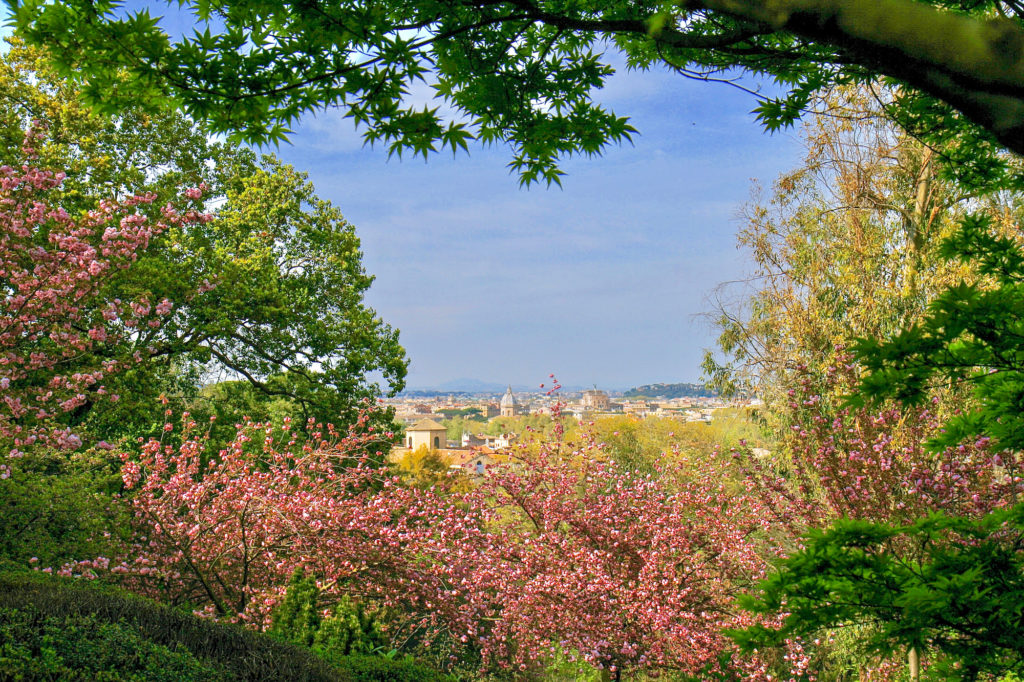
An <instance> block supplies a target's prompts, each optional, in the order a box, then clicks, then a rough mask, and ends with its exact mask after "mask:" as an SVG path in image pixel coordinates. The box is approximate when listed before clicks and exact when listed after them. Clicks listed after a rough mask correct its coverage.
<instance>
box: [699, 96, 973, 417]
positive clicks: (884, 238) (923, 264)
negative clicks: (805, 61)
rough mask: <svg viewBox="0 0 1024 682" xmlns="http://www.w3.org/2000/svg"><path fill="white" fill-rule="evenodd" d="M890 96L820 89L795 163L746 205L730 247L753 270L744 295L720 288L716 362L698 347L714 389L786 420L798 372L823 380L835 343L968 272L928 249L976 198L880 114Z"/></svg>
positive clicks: (880, 326) (900, 314) (873, 328)
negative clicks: (759, 401) (755, 400)
mask: <svg viewBox="0 0 1024 682" xmlns="http://www.w3.org/2000/svg"><path fill="white" fill-rule="evenodd" d="M891 94H892V93H891V92H888V91H885V90H879V89H878V88H877V87H864V88H859V89H854V88H848V89H842V90H837V91H833V92H831V93H827V94H824V95H822V97H821V99H820V100H819V102H818V110H819V112H820V115H818V116H816V117H815V118H813V119H812V120H810V121H808V122H807V124H805V126H804V128H803V132H802V137H803V140H804V146H805V148H806V150H807V153H806V156H805V158H804V161H803V163H802V164H801V165H800V167H799V168H797V169H796V170H794V171H791V172H789V173H786V174H784V175H782V176H781V177H780V178H779V179H778V180H776V182H775V183H774V186H773V188H772V191H771V193H770V195H769V196H768V197H767V198H766V199H762V198H760V197H756V198H755V200H754V203H753V204H752V205H751V206H749V207H748V209H747V221H748V222H747V224H746V226H745V227H744V228H743V229H742V230H741V231H740V235H739V240H738V241H739V245H740V246H741V247H742V248H745V249H748V250H749V251H750V252H751V254H752V256H753V259H754V263H755V268H754V271H753V272H752V273H751V277H750V279H749V280H748V281H747V282H743V283H741V284H742V285H743V287H744V288H743V289H739V290H738V287H735V286H733V287H725V288H722V289H721V290H720V299H719V311H718V312H717V313H716V314H715V315H716V317H717V319H716V320H715V322H716V324H717V326H718V328H719V330H720V334H719V338H718V346H719V348H720V349H721V350H722V351H723V353H724V355H725V358H724V359H719V358H718V357H717V356H715V355H714V354H712V353H710V352H708V353H707V354H706V356H705V362H704V369H705V373H706V375H707V376H708V377H709V379H710V380H711V382H712V383H713V384H714V385H716V386H718V387H719V388H721V389H722V390H723V391H725V392H728V393H737V392H739V393H751V394H756V395H758V396H760V397H762V398H763V399H765V401H766V402H767V404H768V409H769V411H770V412H773V413H779V414H783V413H786V412H787V409H786V405H787V403H788V402H789V400H788V398H787V395H786V392H787V391H788V390H789V389H790V388H793V387H795V385H796V382H797V381H798V380H799V378H800V377H806V376H807V375H808V373H810V374H817V375H818V376H822V377H823V376H824V372H825V370H826V368H828V367H829V366H832V365H834V364H835V363H836V357H837V348H838V347H840V346H843V345H845V344H848V343H850V341H851V340H852V339H853V338H855V337H874V338H881V339H885V338H891V337H892V336H894V335H896V334H897V333H898V332H899V330H901V329H903V328H904V327H905V326H907V325H909V324H912V323H914V322H916V321H917V320H919V319H920V318H921V317H922V315H923V314H924V311H925V309H926V307H927V305H928V303H929V302H930V301H931V300H932V299H933V298H934V297H935V296H936V295H938V293H939V292H940V291H942V290H943V289H944V288H945V287H947V286H949V285H952V284H954V283H955V282H956V281H957V280H958V279H960V278H963V277H969V276H971V265H970V263H967V262H964V263H950V262H948V261H947V260H945V259H943V258H942V257H941V255H940V253H939V251H940V248H939V247H940V244H941V243H942V240H943V239H944V238H945V237H947V236H948V235H950V234H952V232H953V231H954V229H955V226H956V223H957V221H958V219H959V218H960V217H961V216H963V215H964V212H965V211H966V210H968V209H970V208H971V207H974V208H980V207H981V206H982V203H983V200H982V199H981V198H980V197H978V196H976V195H975V193H974V192H973V191H971V190H969V189H966V188H964V187H962V186H960V185H957V184H956V183H952V182H950V181H948V180H945V179H943V175H944V174H943V172H942V169H943V168H944V167H946V166H947V165H948V163H949V160H948V159H946V158H944V153H943V151H944V150H942V149H933V148H929V147H925V146H923V145H922V144H920V143H919V142H918V141H916V140H915V139H913V138H911V137H910V136H908V135H907V134H906V133H905V132H903V131H901V130H900V129H899V128H898V127H897V126H895V125H894V123H893V122H892V121H891V120H889V119H888V118H886V116H885V112H884V110H883V109H882V108H880V107H879V104H878V100H879V99H883V98H885V97H887V96H891ZM732 296H737V297H739V299H740V300H739V302H735V301H733V300H731V298H730V297H732ZM839 353H841V351H839ZM782 424H783V426H785V423H784V421H783V422H782Z"/></svg>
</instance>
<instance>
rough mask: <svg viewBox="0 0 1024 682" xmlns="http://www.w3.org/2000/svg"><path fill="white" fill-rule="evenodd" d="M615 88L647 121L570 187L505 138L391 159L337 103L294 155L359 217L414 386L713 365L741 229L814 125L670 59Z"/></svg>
mask: <svg viewBox="0 0 1024 682" xmlns="http://www.w3.org/2000/svg"><path fill="white" fill-rule="evenodd" d="M597 99H599V100H600V101H601V102H603V103H605V104H606V105H608V106H609V107H610V108H612V109H614V110H615V111H616V113H618V114H620V115H628V116H630V117H631V119H632V123H633V125H634V126H635V127H637V128H638V129H639V130H640V133H641V134H640V135H639V136H637V137H636V139H635V143H634V144H633V145H628V144H627V145H625V146H621V147H613V148H611V149H609V150H608V151H607V152H606V153H605V154H604V155H603V156H602V157H600V158H593V159H579V160H574V161H571V162H568V163H565V164H564V165H563V170H565V171H567V173H568V175H567V176H566V177H565V178H563V187H562V188H561V189H559V188H557V187H552V188H547V187H544V186H540V187H538V186H533V187H531V188H529V189H522V188H520V187H519V183H518V179H517V177H515V176H513V175H510V174H509V173H508V170H507V168H506V164H507V163H508V161H509V160H510V158H511V154H510V152H509V151H508V150H507V149H504V148H500V147H499V148H492V149H480V148H475V149H471V153H470V154H468V155H466V154H460V155H458V156H457V157H456V158H454V159H453V158H452V155H451V154H450V153H445V154H443V155H438V156H435V157H432V158H431V159H430V160H429V161H427V162H424V161H423V160H422V158H420V159H417V160H410V159H408V158H407V159H405V160H403V161H399V160H397V159H391V160H388V159H387V154H386V153H385V152H384V151H382V150H380V149H376V150H374V149H366V148H363V147H362V143H361V140H360V138H359V137H358V135H357V134H356V133H354V132H353V131H352V129H351V127H350V125H349V123H348V122H347V121H345V120H342V118H341V116H340V114H339V113H337V112H327V113H325V114H322V115H321V116H320V117H317V118H309V119H307V120H305V121H304V123H303V125H301V126H299V127H298V128H297V129H296V134H295V136H294V137H293V138H292V145H291V146H283V147H282V148H281V149H280V150H279V151H278V154H279V155H280V156H281V157H283V158H284V159H285V160H286V161H288V162H289V163H291V164H293V165H294V166H296V167H297V168H299V169H303V170H305V171H307V172H308V173H309V175H310V178H311V179H312V181H313V182H314V184H315V185H316V187H317V191H318V193H319V194H320V195H321V196H323V197H324V198H327V199H330V200H331V201H332V202H334V203H335V204H336V205H337V206H339V207H340V208H341V210H342V211H343V212H344V213H345V216H346V218H347V219H348V220H349V221H350V222H352V223H353V224H354V225H355V226H356V228H357V231H358V234H359V235H360V237H361V239H362V245H363V250H364V254H365V258H364V263H365V266H366V268H367V270H368V271H369V272H370V273H372V274H374V275H375V276H376V281H375V283H374V285H373V287H372V289H371V291H370V292H369V295H368V296H367V300H368V302H369V303H370V305H372V306H373V307H374V308H375V309H376V310H377V312H378V313H379V314H380V315H381V316H382V317H383V319H384V320H386V321H387V322H388V323H390V324H392V325H393V326H395V327H397V328H398V329H399V330H401V340H402V343H403V344H404V346H405V348H406V350H407V351H408V354H409V358H410V368H409V377H408V385H409V387H411V388H416V387H428V386H436V385H438V384H440V383H442V382H445V381H447V380H452V379H456V378H462V377H466V378H474V379H479V380H484V381H489V382H500V383H509V382H510V383H513V384H520V385H526V386H529V385H533V384H536V383H539V382H540V381H544V379H545V378H546V377H547V376H548V374H549V373H555V374H556V376H557V377H558V378H559V379H560V380H561V381H562V382H563V383H564V384H566V385H583V386H590V385H595V384H596V385H597V386H598V387H603V388H609V389H618V388H628V387H631V386H637V385H640V384H645V383H654V382H677V381H697V380H699V379H700V362H701V358H702V353H703V350H704V349H705V348H708V347H710V346H712V345H713V344H714V338H715V334H714V330H713V328H712V327H711V326H710V325H709V323H708V321H707V319H706V318H705V317H704V316H703V315H702V313H706V312H708V311H709V310H711V309H712V301H711V298H712V295H713V293H714V290H715V288H716V286H717V285H718V284H720V283H722V282H725V281H729V280H735V279H739V278H742V277H743V276H744V275H745V274H746V273H747V272H749V270H750V263H749V260H748V258H747V256H746V254H745V253H743V252H741V251H739V250H737V248H736V239H735V235H736V232H737V230H738V228H739V227H740V225H741V221H740V212H741V209H742V207H743V205H744V203H745V202H747V201H748V200H749V199H750V196H751V188H752V184H751V181H752V179H758V180H760V182H761V184H763V185H765V186H770V184H771V182H772V181H773V180H774V178H775V177H776V176H777V175H778V174H779V173H781V172H783V171H785V170H787V169H789V168H792V167H793V166H794V165H795V164H797V163H798V161H799V159H800V157H801V148H800V144H799V140H798V137H797V135H796V134H795V133H794V132H792V131H791V132H788V133H782V134H775V135H768V134H766V133H764V132H763V131H762V129H761V128H760V126H759V125H758V124H757V123H756V122H755V120H754V117H753V115H752V114H750V113H749V112H750V110H751V109H752V108H753V107H754V106H755V105H756V102H755V101H754V100H753V98H752V97H751V95H749V94H746V93H743V92H741V91H739V90H737V89H735V88H731V87H729V86H726V85H722V84H708V83H698V82H693V81H689V80H686V79H684V78H682V77H680V76H676V75H671V74H668V73H657V72H654V73H620V74H617V75H616V76H615V77H614V79H613V80H612V81H611V82H610V83H609V84H608V85H607V87H606V88H605V89H604V90H603V91H602V92H600V93H599V94H598V97H597Z"/></svg>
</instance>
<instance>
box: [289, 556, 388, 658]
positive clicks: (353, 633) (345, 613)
mask: <svg viewBox="0 0 1024 682" xmlns="http://www.w3.org/2000/svg"><path fill="white" fill-rule="evenodd" d="M325 606H326V605H324V604H322V603H320V591H319V590H318V589H317V586H316V581H315V580H314V579H313V578H312V577H309V576H305V575H304V574H303V572H302V569H296V571H295V573H294V574H292V578H291V581H290V582H289V583H288V591H287V592H286V593H285V598H284V600H283V601H282V602H281V604H280V606H278V607H277V609H276V610H275V611H274V614H273V617H272V621H271V626H270V630H269V632H270V633H271V634H272V635H274V636H275V637H278V638H279V639H282V640H284V641H286V642H291V643H292V644H301V645H303V646H307V647H311V648H312V649H313V651H314V652H315V653H316V654H317V655H319V656H323V657H324V658H327V659H328V660H336V659H338V658H339V657H344V656H349V655H353V654H373V653H384V652H387V650H388V647H389V642H388V640H387V638H386V637H385V636H384V633H383V632H382V630H381V627H380V623H379V622H378V612H377V611H375V610H371V609H367V608H366V606H365V605H364V604H363V603H362V602H357V601H354V600H352V599H351V598H349V597H348V596H347V595H346V596H344V597H342V599H341V601H339V602H338V603H336V604H334V605H333V606H332V607H331V608H330V613H329V615H327V616H324V615H323V611H324V610H325Z"/></svg>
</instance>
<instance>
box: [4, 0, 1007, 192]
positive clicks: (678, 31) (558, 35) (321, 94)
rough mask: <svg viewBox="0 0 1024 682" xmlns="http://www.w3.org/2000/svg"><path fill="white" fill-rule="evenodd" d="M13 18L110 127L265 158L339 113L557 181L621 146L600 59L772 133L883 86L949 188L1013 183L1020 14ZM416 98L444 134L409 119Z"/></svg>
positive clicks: (407, 142)
mask: <svg viewBox="0 0 1024 682" xmlns="http://www.w3.org/2000/svg"><path fill="white" fill-rule="evenodd" d="M8 4H9V5H10V7H11V10H12V12H13V15H14V17H13V20H12V24H13V25H14V26H15V27H16V30H17V32H18V34H20V35H21V36H24V37H25V38H26V39H28V40H29V41H31V42H33V43H35V44H45V45H48V46H52V47H54V48H55V49H54V52H53V54H52V59H53V63H54V65H55V67H56V68H57V70H58V72H59V73H60V74H61V75H62V76H64V77H67V78H70V79H74V80H76V81H79V82H81V83H82V85H83V90H82V92H83V96H84V97H85V99H86V101H88V102H89V103H90V104H92V105H94V106H96V107H98V108H100V109H102V110H105V111H107V112H117V111H119V110H122V109H125V108H128V107H129V106H132V105H134V104H135V103H136V102H138V101H147V102H151V103H157V104H174V105H177V106H180V107H182V108H183V109H184V110H185V111H186V112H187V113H188V114H189V115H190V116H192V117H193V118H195V119H197V120H205V121H209V122H210V124H211V126H212V129H213V130H214V131H216V132H234V133H236V134H237V135H238V136H239V137H240V138H241V139H244V140H247V141H250V142H266V141H279V140H282V139H284V138H285V137H287V135H288V133H289V125H291V124H293V123H295V121H296V120H297V119H298V118H299V116H300V115H301V114H303V113H307V112H314V111H318V110H320V109H322V108H324V107H331V106H337V107H339V108H341V109H342V111H343V112H344V114H345V115H346V116H347V117H349V118H351V119H352V120H353V121H354V122H355V123H356V124H357V125H362V126H365V132H364V136H365V139H366V140H367V141H369V142H379V143H381V144H383V145H384V146H386V147H387V149H388V151H389V153H392V154H402V153H404V152H412V153H414V154H422V155H424V156H427V155H429V154H430V153H431V152H432V151H434V150H436V149H438V148H444V147H448V148H450V149H452V150H457V149H459V148H460V147H466V145H467V143H468V141H469V140H470V139H473V138H475V139H478V140H480V141H482V142H485V143H493V142H499V141H501V142H507V143H508V144H510V145H511V146H512V148H513V154H514V156H513V160H512V162H511V167H512V168H513V170H515V171H517V172H518V173H519V174H520V176H521V178H522V181H523V182H526V183H529V182H534V181H547V182H549V183H550V182H558V179H559V176H560V174H561V172H560V171H559V170H558V167H557V162H558V159H559V158H562V157H565V156H568V155H574V154H586V155H592V154H595V153H599V152H600V151H601V150H602V149H604V147H605V146H606V145H607V144H609V143H613V142H618V141H623V140H628V139H629V138H630V136H631V135H632V134H633V132H634V130H633V128H632V127H631V126H630V125H629V123H628V122H627V120H626V119H624V118H621V117H619V116H617V115H615V114H614V113H612V112H609V111H607V110H605V109H604V108H603V107H601V106H600V104H598V103H596V102H595V101H594V99H593V94H594V92H595V91H596V90H597V89H599V88H600V87H601V86H602V85H603V84H604V83H605V82H606V80H607V78H608V77H609V76H610V75H611V73H612V72H613V69H612V67H611V66H610V65H609V59H607V58H606V57H605V56H604V53H605V52H606V51H607V49H608V45H609V44H611V45H614V48H615V49H617V50H618V51H620V52H622V53H624V54H625V57H626V61H627V64H628V65H629V66H630V67H633V68H639V69H647V68H653V67H664V68H668V69H670V70H673V71H676V72H678V73H680V74H681V75H682V76H686V77H691V78H699V79H705V80H728V79H730V78H731V77H732V75H733V74H735V73H736V71H741V72H742V71H746V72H750V73H753V74H757V75H760V76H764V77H768V78H771V79H774V80H775V81H776V82H778V83H779V84H781V85H782V87H783V89H784V94H783V95H781V96H780V97H778V98H771V97H766V98H762V102H761V104H760V106H759V107H758V109H757V113H758V116H759V117H760V118H761V119H762V120H763V121H764V123H765V125H766V126H767V127H768V128H769V129H777V128H781V127H784V126H787V125H789V124H791V123H792V122H793V121H794V120H796V119H797V118H798V117H799V115H800V113H801V111H802V110H803V109H804V108H805V107H806V106H807V104H808V102H809V100H810V98H811V97H812V96H813V95H814V93H816V92H818V91H820V90H822V89H826V88H828V87H831V86H833V85H846V84H851V83H865V82H871V81H874V80H876V79H877V78H879V77H883V78H885V79H887V80H889V82H890V83H892V84H893V85H894V87H896V88H898V92H899V94H898V96H897V97H896V98H895V100H894V101H893V102H892V104H891V106H890V107H889V109H890V112H891V114H892V116H893V117H894V118H895V119H896V120H898V121H899V122H900V123H901V125H903V126H904V127H906V128H908V129H910V130H913V131H914V133H915V134H917V135H920V136H923V137H926V138H927V139H928V140H930V141H931V142H933V143H939V142H942V143H947V144H949V147H948V149H949V153H950V154H951V155H954V156H955V157H956V159H957V164H956V165H955V166H954V168H955V170H956V172H957V173H958V174H959V175H961V176H962V177H965V178H971V179H972V181H980V182H983V183H993V182H994V183H997V184H998V183H999V182H1002V181H1005V180H1007V179H1008V178H1010V177H1011V176H1015V175H1016V174H1015V173H1014V172H1012V171H1011V170H1010V169H1009V168H1008V166H1007V165H1006V164H1005V163H1003V160H1001V159H1000V157H999V154H998V149H999V148H1000V146H1005V147H1009V148H1010V149H1014V150H1016V151H1018V152H1021V151H1024V49H1022V46H1024V28H1022V25H1021V21H1022V16H1024V8H1022V6H1021V5H1020V4H1019V3H1018V2H1016V0H981V1H979V0H970V1H967V0H943V1H942V2H923V1H921V2H919V1H916V0H772V1H771V2H762V1H757V0H688V1H687V2H682V3H680V2H667V1H665V0H645V1H643V2H630V3H626V2H612V3H605V4H595V3H591V2H573V3H565V2H561V1H560V0H501V1H493V0H459V1H458V2H435V1H434V0H404V1H403V2H386V3H385V2H371V3H365V2H345V1H342V0H333V1H330V2H322V3H315V4H312V5H310V4H309V3H306V2H277V3H265V2H255V1H252V0H217V1H215V2H210V1H208V0H203V1H199V0H191V1H186V2H182V3H180V7H179V9H178V10H177V17H176V20H177V21H179V22H181V21H183V23H184V26H185V27H186V30H185V31H183V32H182V33H181V34H180V35H169V34H168V33H167V31H169V30H170V29H169V28H165V27H164V26H162V25H161V23H160V21H159V19H158V17H155V16H153V15H151V14H150V13H149V11H148V10H145V9H143V10H137V11H124V10H123V8H121V7H120V5H119V3H117V2H115V1H114V0H102V1H100V2H97V1H95V0H64V1H62V2H42V1H40V0H8ZM172 11H173V10H172ZM188 28H193V29H194V32H190V31H189V30H188ZM420 81H423V82H424V83H425V84H426V85H427V86H429V87H431V88H432V89H433V91H434V93H435V94H436V96H437V98H438V99H439V100H440V101H441V102H443V103H444V104H446V105H447V108H450V109H451V110H453V111H452V114H451V115H450V116H448V115H446V114H445V113H443V112H442V107H441V106H435V107H431V106H430V105H422V106H421V105H419V104H417V103H416V102H415V98H413V97H411V96H410V92H411V89H412V88H413V87H414V86H415V84H417V83H418V82H420Z"/></svg>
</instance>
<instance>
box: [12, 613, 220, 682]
mask: <svg viewBox="0 0 1024 682" xmlns="http://www.w3.org/2000/svg"><path fill="white" fill-rule="evenodd" d="M0 642H2V644H0V679H5V680H26V681H27V680H110V681H111V682H113V681H115V680H116V681H118V682H120V681H121V680H124V681H126V682H127V681H129V680H131V681H135V680H139V681H142V680H145V681H147V682H150V681H151V682H164V681H166V682H179V681H180V682H190V681H192V680H211V679H217V680H234V679H237V678H236V677H235V676H234V675H232V674H231V673H230V671H228V670H227V669H225V668H224V667H223V666H218V665H215V664H208V663H203V662H201V661H199V660H197V659H196V658H195V656H193V655H192V653H191V652H190V651H188V649H184V648H179V649H172V648H169V647H166V646H163V645H160V644H156V643H154V642H151V641H147V640H146V639H144V638H143V637H142V636H141V635H140V634H139V632H138V631H137V630H135V629H134V628H132V627H130V626H128V625H126V624H124V623H108V622H104V621H103V620H102V619H100V618H97V617H96V616H93V615H79V614H67V615H63V616H55V615H44V614H42V613H40V611H39V610H38V609H36V608H35V607H34V606H32V605H28V606H25V607H23V608H21V609H14V608H0Z"/></svg>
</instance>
